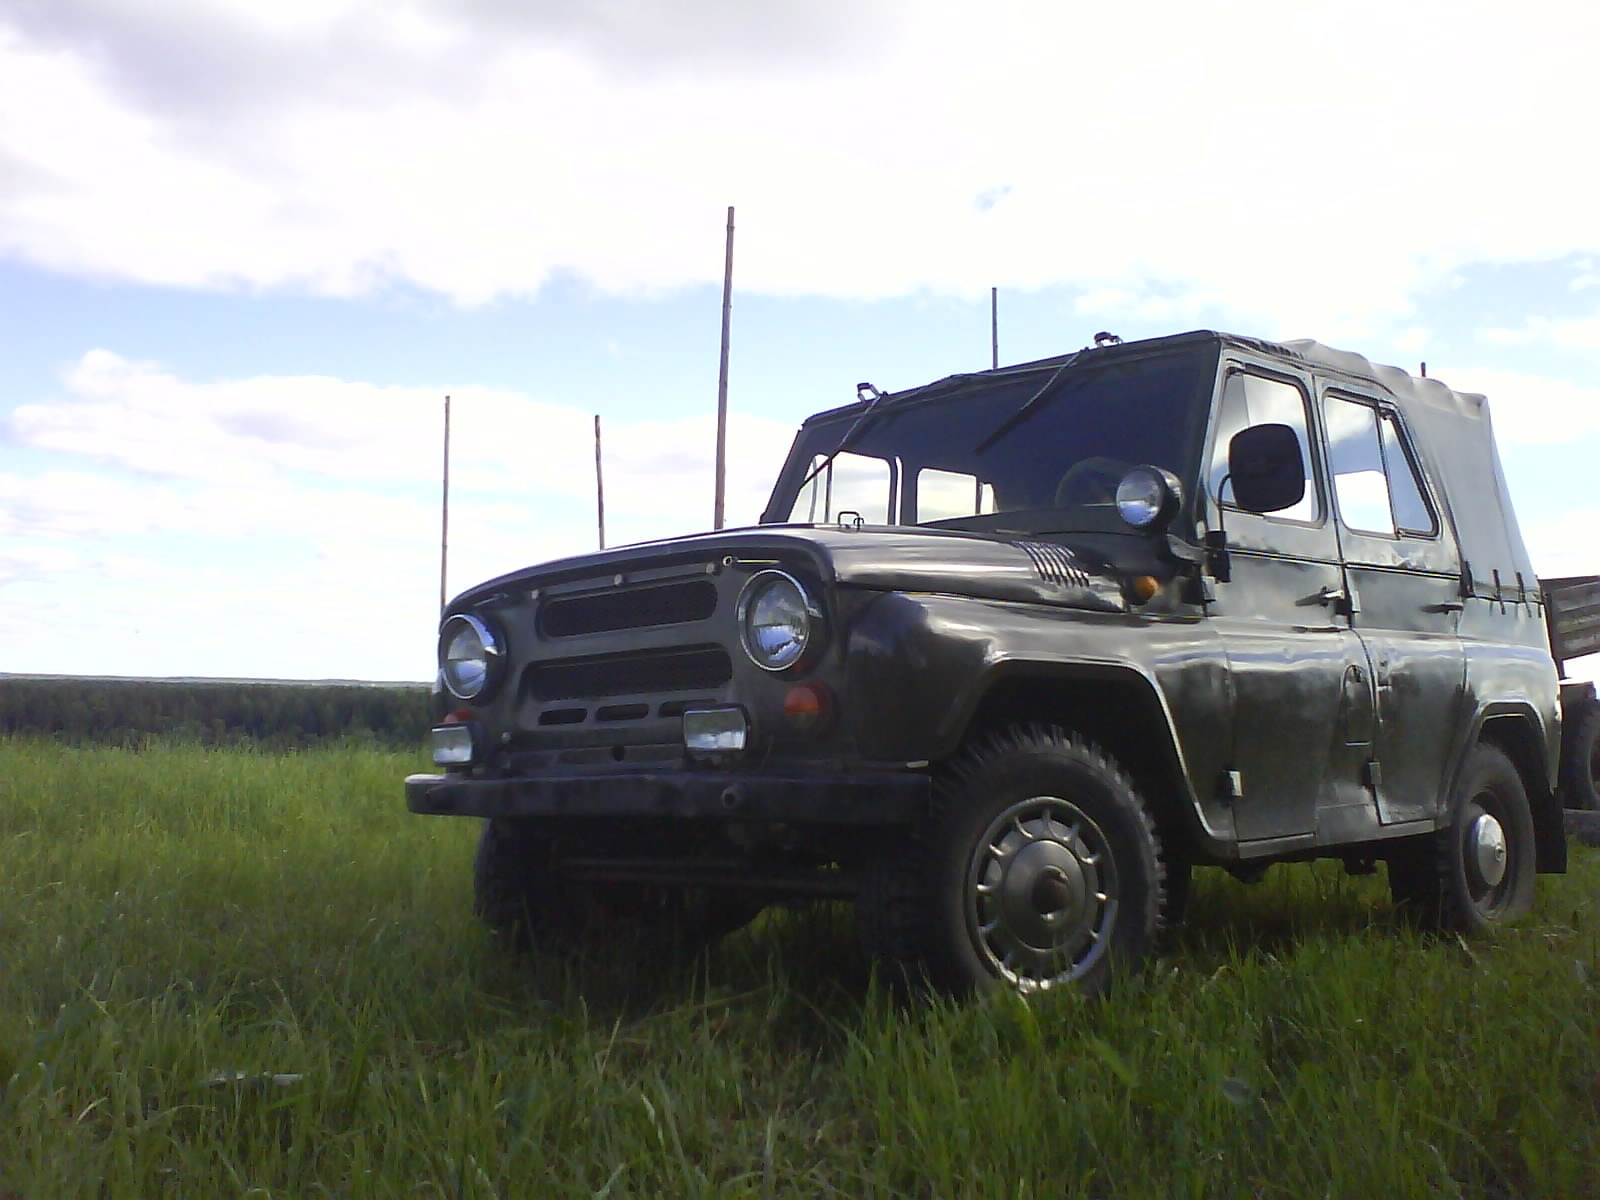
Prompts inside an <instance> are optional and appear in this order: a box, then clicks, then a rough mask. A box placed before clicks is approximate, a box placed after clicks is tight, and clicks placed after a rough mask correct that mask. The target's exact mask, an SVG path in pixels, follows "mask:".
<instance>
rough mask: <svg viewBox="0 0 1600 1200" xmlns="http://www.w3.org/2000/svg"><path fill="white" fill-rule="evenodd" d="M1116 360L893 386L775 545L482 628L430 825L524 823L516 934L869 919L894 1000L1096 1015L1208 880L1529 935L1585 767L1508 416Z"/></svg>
mask: <svg viewBox="0 0 1600 1200" xmlns="http://www.w3.org/2000/svg"><path fill="white" fill-rule="evenodd" d="M1096 341H1097V345H1096V346H1095V347H1093V348H1088V349H1085V350H1083V351H1080V352H1078V353H1075V354H1069V355H1065V356H1062V357H1058V358H1051V359H1046V360H1042V361H1039V362H1031V363H1026V364H1022V365H1019V366H1013V367H1006V368H1002V369H998V370H993V371H984V372H980V373H975V374H970V375H959V376H953V377H951V378H948V379H944V380H941V381H939V382H936V383H933V384H929V385H927V386H924V387H918V388H913V389H909V390H906V391H902V392H898V393H881V392H879V391H878V390H877V389H875V388H872V387H871V386H870V385H865V384H864V385H861V387H860V389H859V391H858V400H857V402H856V403H854V404H851V405H848V406H846V407H844V408H839V409H835V410H832V411H829V412H824V413H820V414H818V415H816V416H814V417H812V418H810V419H809V420H807V421H806V422H805V424H804V425H803V426H802V427H801V429H800V431H799V433H798V435H797V436H796V439H795V442H794V445H793V447H792V449H791V451H790V454H789V457H788V459H787V461H786V463H785V465H784V467H783V469H782V471H781V473H780V475H779V477H778V479H777V482H776V484H775V486H774V489H773V492H772V496H771V500H770V502H769V504H768V507H767V509H766V512H765V513H764V514H763V517H762V523H761V524H760V525H758V526H754V527H750V528H744V529H734V530H726V531H722V532H718V533H712V534H705V535H699V536H694V537H686V538H680V539H673V540H668V541H661V542H654V543H648V544H643V545H636V546H629V547H624V548H621V549H616V550H611V551H605V552H601V553H597V554H592V555H585V556H582V557H577V558H570V559H565V560H562V561H559V562H554V563H549V564H545V565H542V566H537V567H533V568H530V569H527V570H523V571H517V572H513V573H511V574H508V575H505V576H502V577H500V578H498V579H494V580H490V581H489V582H487V583H484V584H482V585H480V586H478V587H474V588H472V589H470V590H468V591H466V592H464V593H462V594H461V595H460V596H458V597H456V599H455V600H454V601H452V602H451V604H450V605H449V606H448V609H447V611H446V613H445V616H444V619H443V623H442V627H441V631H440V641H439V659H440V674H439V680H440V683H439V702H440V709H439V712H440V718H441V719H440V723H439V724H438V725H437V726H436V727H435V728H434V730H433V734H432V745H433V757H434V761H435V763H436V764H437V765H438V766H439V767H440V768H442V773H439V774H429V775H418V776H413V777H411V778H410V779H408V780H407V781H406V795H407V803H408V805H409V807H410V808H411V809H412V810H413V811H414V812H418V813H431V814H442V815H459V816H469V817H474V818H483V819H485V821H484V827H483V832H482V835H481V840H480V843H479V848H478V854H477V859H476V865H475V873H476V888H477V905H478V910H479V912H480V914H481V915H482V916H483V918H484V919H485V920H486V921H487V922H488V923H489V924H490V926H491V927H492V928H494V929H495V930H497V931H498V932H500V933H502V934H504V935H506V936H507V937H508V938H509V939H511V940H513V941H516V942H519V943H526V942H532V943H539V944H560V943H562V942H569V943H570V942H572V941H574V940H577V939H580V938H582V937H585V936H592V935H599V936H605V931H606V929H607V928H608V927H619V926H622V925H626V926H627V927H628V928H630V929H632V930H643V931H645V934H646V936H647V937H649V938H652V939H654V938H657V937H659V938H660V939H662V940H663V943H665V941H666V940H669V939H670V940H674V941H677V942H679V943H686V944H690V945H693V944H699V943H703V942H705V941H708V940H711V939H714V938H716V937H718V936H720V935H722V934H725V933H727V932H729V931H731V930H732V929H735V928H737V927H738V926H740V925H741V924H743V923H744V922H746V921H748V920H749V919H750V918H751V917H752V916H754V915H755V913H756V912H758V911H759V910H760V908H761V907H762V906H763V905H764V904H767V903H769V902H772V901H774V900H779V899H788V898H794V897H832V898H846V899H850V900H853V901H854V902H855V903H856V904H857V906H858V912H859V917H860V927H861V931H862V936H863V939H864V941H865V943H866V946H867V948H868V950H869V951H870V952H871V953H872V955H873V956H874V957H875V958H876V959H877V960H879V961H880V962H882V963H884V964H886V965H887V966H889V967H892V968H893V969H894V971H895V972H896V973H900V972H906V973H911V974H914V975H916V976H917V977H925V978H927V979H929V980H931V981H932V982H933V983H934V984H935V985H936V986H939V987H942V988H945V989H948V990H951V991H956V992H960V991H965V990H969V989H971V988H974V987H979V986H988V985H995V984H998V985H1001V986H1010V987H1013V988H1016V989H1018V990H1020V991H1024V992H1029V991H1034V990H1037V989H1042V988H1048V987H1052V986H1057V985H1061V984H1068V983H1071V984H1074V985H1076V986H1079V987H1081V988H1083V989H1085V990H1087V991H1090V992H1094V991H1097V990H1099V989H1100V988H1102V987H1103V986H1104V985H1105V983H1106V981H1107V980H1108V979H1109V978H1110V977H1111V976H1112V975H1113V974H1115V973H1116V972H1117V971H1119V970H1125V969H1127V968H1129V967H1131V966H1132V965H1133V964H1135V963H1136V962H1137V961H1138V960H1139V959H1140V958H1141V957H1142V956H1144V955H1145V954H1146V953H1147V952H1148V950H1149V949H1150V946H1151V944H1152V941H1153V939H1154V938H1155V936H1156V935H1157V933H1158V931H1159V930H1160V929H1161V927H1162V926H1163V924H1165V923H1170V922H1174V921H1176V920H1179V919H1180V918H1181V916H1182V912H1183V907H1184V901H1185V897H1186V895H1187V891H1188V884H1189V878H1190V872H1191V870H1192V868H1194V867H1196V866H1205V865H1210V866H1221V867H1225V868H1228V869H1229V870H1231V871H1233V872H1234V873H1236V874H1238V875H1240V876H1241V877H1245V878H1249V877H1251V876H1252V875H1255V874H1259V872H1260V871H1261V870H1263V869H1264V868H1265V867H1266V866H1267V865H1268V864H1271V863H1275V862H1284V861H1296V860H1306V859H1312V858H1322V857H1333V858H1338V859H1341V860H1343V862H1344V863H1345V865H1346V866H1347V868H1348V869H1349V870H1351V871H1355V872H1369V871H1374V870H1376V869H1377V868H1378V867H1379V866H1380V865H1382V866H1383V867H1384V868H1385V869H1386V870H1387V873H1388V879H1389V883H1390V887H1391V889H1392V892H1393V894H1394V897H1395V899H1396V900H1397V901H1398V902H1400V903H1402V904H1403V905H1405V906H1407V907H1409V908H1412V909H1414V910H1416V912H1418V913H1419V914H1421V915H1422V916H1423V917H1424V918H1426V919H1428V920H1430V921H1433V922H1437V923H1439V924H1442V925H1444V926H1446V927H1449V928H1452V929H1457V930H1463V931H1471V930H1476V929H1481V928H1484V927H1488V926H1493V925H1496V924H1499V923H1501V922H1504V921H1508V920H1511V919H1514V918H1516V917H1517V916H1519V915H1521V914H1522V913H1524V912H1525V911H1526V910H1527V909H1528V907H1529V905H1530V903H1531V900H1532V897H1533V892H1534V885H1535V876H1536V874H1537V873H1539V872H1560V871H1563V870H1564V869H1565V864H1566V842H1565V839H1564V836H1563V831H1562V822H1563V813H1562V797H1561V795H1560V794H1559V792H1560V789H1561V788H1563V787H1566V788H1568V789H1569V790H1570V789H1571V788H1572V787H1574V786H1575V784H1573V783H1572V782H1571V780H1575V779H1576V775H1575V774H1574V773H1573V771H1571V770H1566V771H1564V770H1563V769H1562V768H1561V766H1560V761H1559V754H1560V749H1561V745H1562V731H1561V694H1560V690H1559V684H1558V672H1557V666H1556V662H1555V659H1554V658H1553V657H1552V652H1551V644H1550V637H1551V630H1550V628H1549V627H1548V625H1547V618H1548V617H1549V615H1550V614H1551V613H1552V612H1554V611H1555V606H1554V604H1553V603H1552V600H1551V598H1550V597H1549V596H1547V595H1546V593H1545V592H1544V591H1543V590H1542V589H1541V587H1540V584H1539V581H1538V580H1536V579H1535V577H1534V573H1533V569H1532V566H1531V564H1530V562H1529V559H1528V555H1527V551H1526V550H1525V548H1524V545H1523V542H1522V538H1521V535H1520V533H1519V532H1518V528H1517V524H1516V520H1515V517H1514V515H1513V513H1512V508H1511V503H1510V499H1509V496H1508V494H1507V491H1506V486H1505V482H1504V477H1503V474H1502V471H1501V468H1500V464H1499V461H1498V457H1497V454H1496V451H1495V446H1494V441H1493V437H1492V435H1491V432H1490V426H1489V419H1488V410H1487V407H1486V404H1485V402H1484V400H1483V398H1482V397H1481V396H1475V395H1465V394H1460V393H1457V392H1454V391H1452V390H1451V389H1450V388H1448V387H1446V386H1445V385H1444V384H1443V383H1441V382H1439V381H1437V380H1433V379H1419V378H1414V377H1412V376H1410V375H1409V374H1407V373H1406V372H1404V371H1401V370H1398V369H1396V368H1393V367H1383V366H1375V365H1373V364H1372V363H1369V362H1368V361H1367V360H1366V359H1365V358H1363V357H1361V356H1359V355H1356V354H1350V353H1345V352H1341V351H1337V350H1332V349H1328V348H1326V347H1324V346H1321V345H1318V344H1317V343H1314V342H1309V341H1300V342H1287V343H1272V342H1266V341H1261V340H1256V339H1252V338H1245V337H1237V336H1232V335H1227V334H1221V333H1214V332H1209V331H1198V332H1193V333H1185V334H1179V335H1175V336H1171V337H1164V338H1157V339H1152V340H1147V341H1141V342H1133V343H1127V344H1121V343H1119V342H1117V341H1116V339H1112V338H1109V337H1103V338H1097V339H1096ZM1101 342H1105V343H1108V344H1104V345H1101V344H1098V343H1101ZM1568 582H1569V583H1573V584H1575V585H1576V586H1578V587H1579V588H1581V587H1583V586H1586V585H1587V584H1593V583H1594V582H1595V581H1592V580H1591V581H1587V584H1586V581H1582V580H1579V581H1568ZM1580 608H1581V605H1580ZM1575 622H1576V623H1574V622H1567V623H1566V624H1564V625H1559V627H1558V629H1557V634H1558V636H1560V635H1561V634H1562V633H1563V632H1564V633H1566V634H1567V635H1568V636H1569V640H1570V638H1572V637H1576V638H1577V639H1578V640H1579V641H1580V642H1581V641H1582V640H1583V638H1585V637H1588V636H1591V635H1590V634H1585V633H1583V632H1582V630H1581V629H1580V628H1579V627H1578V626H1579V625H1581V624H1582V619H1581V618H1575ZM1566 699H1567V702H1568V704H1569V705H1570V706H1571V707H1572V708H1573V710H1574V712H1576V713H1592V711H1593V694H1592V690H1591V691H1590V692H1588V693H1586V694H1585V693H1582V692H1581V689H1578V688H1576V687H1571V688H1569V689H1568V695H1567V697H1566ZM1583 719H1587V718H1583V717H1580V723H1581V720H1583ZM1571 724H1572V722H1569V725H1571ZM1570 740H1571V739H1570V737H1569V742H1570ZM1591 786H1592V781H1591ZM652 944H654V943H652Z"/></svg>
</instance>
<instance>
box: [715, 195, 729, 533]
mask: <svg viewBox="0 0 1600 1200" xmlns="http://www.w3.org/2000/svg"><path fill="white" fill-rule="evenodd" d="M732 321H733V205H731V204H730V205H728V252H727V257H726V259H725V260H724V262H723V267H722V368H721V370H720V371H719V372H718V373H717V487H716V499H715V500H714V501H713V502H712V512H711V527H712V528H713V529H721V528H722V525H723V518H724V516H725V508H726V504H725V502H726V499H727V491H728V327H729V325H730V324H731V323H732Z"/></svg>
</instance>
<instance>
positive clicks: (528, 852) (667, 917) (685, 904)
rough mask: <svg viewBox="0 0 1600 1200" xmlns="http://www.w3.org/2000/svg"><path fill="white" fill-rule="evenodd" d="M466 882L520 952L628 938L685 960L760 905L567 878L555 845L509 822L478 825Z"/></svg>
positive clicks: (693, 891) (484, 913)
mask: <svg viewBox="0 0 1600 1200" xmlns="http://www.w3.org/2000/svg"><path fill="white" fill-rule="evenodd" d="M473 882H474V892H475V901H476V903H475V908H476V911H477V914H478V917H479V919H480V920H482V921H483V923H484V924H485V925H487V926H488V927H489V929H490V931H491V932H493V933H494V934H495V935H496V936H497V937H499V938H500V939H501V940H503V941H504V942H506V943H507V944H508V945H510V946H512V947H513V948H515V949H519V950H529V949H542V950H553V951H556V952H557V953H570V952H575V951H579V950H582V949H583V948H584V947H585V946H586V945H588V944H589V943H590V942H592V941H603V942H608V943H609V942H615V941H618V940H628V939H634V940H637V941H641V942H645V943H648V944H650V945H651V946H653V947H656V948H660V949H665V950H669V951H674V952H677V953H679V954H684V955H688V954H693V953H694V952H696V951H698V950H700V949H702V948H704V947H706V946H709V945H711V944H713V943H715V942H717V941H720V940H721V939H722V938H724V937H726V936H728V935H729V934H731V933H734V932H736V931H737V930H739V929H741V928H743V927H744V926H745V925H748V924H749V923H750V922H751V921H753V920H754V919H755V918H756V916H757V915H758V914H759V913H760V911H761V907H762V906H761V904H760V903H759V902H757V901H756V900H754V899H752V898H750V897H747V896H743V895H740V894H737V893H732V892H726V891H721V890H712V889H706V888H688V887H667V886H662V885H654V884H643V883H618V882H610V881H604V880H589V879H572V878H568V877H566V876H565V875H563V873H562V854H561V847H560V844H559V843H557V842H556V841H555V840H554V839H552V838H550V837H548V836H546V835H543V834H540V833H537V832H535V831H533V830H532V829H530V828H528V827H527V826H526V825H524V824H522V823H520V822H517V821H511V820H488V821H485V822H484V823H483V832H482V834H481V835H480V836H479V839H478V852H477V856H476V858H475V859H474V861H473Z"/></svg>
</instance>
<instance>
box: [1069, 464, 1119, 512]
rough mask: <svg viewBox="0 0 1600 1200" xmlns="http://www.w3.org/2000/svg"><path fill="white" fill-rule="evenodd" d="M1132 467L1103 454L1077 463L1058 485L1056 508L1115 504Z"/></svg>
mask: <svg viewBox="0 0 1600 1200" xmlns="http://www.w3.org/2000/svg"><path fill="white" fill-rule="evenodd" d="M1131 469H1132V468H1131V467H1129V466H1128V464H1127V463H1125V462H1120V461H1118V460H1117V459H1115V458H1105V457H1102V456H1100V455H1096V456H1094V457H1092V458H1085V459H1083V460H1081V461H1079V462H1075V463H1073V464H1072V466H1071V467H1069V468H1068V469H1067V473H1066V474H1065V475H1063V476H1062V477H1061V482H1060V483H1058V484H1056V507H1057V508H1068V507H1070V506H1072V505H1093V504H1115V503H1116V502H1117V485H1118V484H1119V483H1121V482H1122V477H1123V476H1124V475H1126V474H1127V473H1128V472H1129V471H1130V470H1131Z"/></svg>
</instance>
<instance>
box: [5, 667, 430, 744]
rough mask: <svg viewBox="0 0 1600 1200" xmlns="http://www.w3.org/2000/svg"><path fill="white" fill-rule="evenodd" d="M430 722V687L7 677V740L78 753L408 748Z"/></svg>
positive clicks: (422, 734)
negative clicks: (353, 744)
mask: <svg viewBox="0 0 1600 1200" xmlns="http://www.w3.org/2000/svg"><path fill="white" fill-rule="evenodd" d="M432 721H433V702H432V698H431V695H430V693H429V690H428V688H427V686H426V685H423V684H415V685H407V684H354V683H351V684H345V683H277V682H274V683H267V682H259V683H258V682H236V681H224V680H150V679H86V678H64V677H63V678H40V677H27V676H10V677H0V733H4V734H27V735H42V736H47V737H54V738H56V739H58V740H61V741H65V742H69V743H73V744H112V745H127V744H130V743H138V742H141V741H145V740H148V739H151V738H163V739H168V738H170V739H177V740H183V741H192V742H200V743H202V744H205V745H236V744H241V743H245V742H252V743H263V744H266V745H270V746H293V745H301V744H305V743H309V742H319V741H329V740H332V741H340V740H354V741H362V742H371V743H377V744H382V745H386V746H395V747H400V748H410V747H413V746H416V745H418V744H420V743H421V741H422V739H423V737H424V736H425V734H426V733H427V730H428V727H429V726H430V725H431V724H432Z"/></svg>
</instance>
